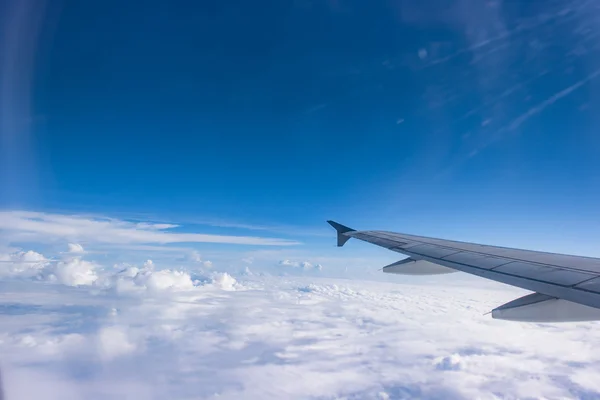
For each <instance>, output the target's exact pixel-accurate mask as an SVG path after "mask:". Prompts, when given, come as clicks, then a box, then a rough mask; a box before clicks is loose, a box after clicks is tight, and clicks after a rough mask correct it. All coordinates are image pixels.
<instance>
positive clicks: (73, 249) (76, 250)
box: [68, 243, 85, 254]
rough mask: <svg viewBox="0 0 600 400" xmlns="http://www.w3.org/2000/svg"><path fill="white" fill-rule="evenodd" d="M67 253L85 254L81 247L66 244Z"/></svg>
mask: <svg viewBox="0 0 600 400" xmlns="http://www.w3.org/2000/svg"><path fill="white" fill-rule="evenodd" d="M68 246H69V251H68V252H69V253H79V254H80V253H85V251H84V250H83V246H82V245H80V244H78V243H68Z"/></svg>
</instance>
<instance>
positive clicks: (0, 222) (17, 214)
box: [0, 211, 298, 246]
mask: <svg viewBox="0 0 600 400" xmlns="http://www.w3.org/2000/svg"><path fill="white" fill-rule="evenodd" d="M175 227H176V225H170V224H152V223H135V222H130V221H125V220H118V219H109V218H92V217H85V216H78V215H64V214H50V213H42V212H30V211H0V232H3V233H4V234H5V236H6V237H7V238H8V239H9V240H10V241H11V242H18V241H20V240H23V241H50V240H57V239H61V240H65V241H70V242H91V243H104V244H118V245H123V244H138V245H139V244H169V243H201V242H206V243H230V244H245V245H263V246H284V245H294V244H298V243H297V242H295V241H291V240H285V239H276V238H263V237H253V236H225V235H211V234H202V233H183V232H172V231H170V229H172V228H175Z"/></svg>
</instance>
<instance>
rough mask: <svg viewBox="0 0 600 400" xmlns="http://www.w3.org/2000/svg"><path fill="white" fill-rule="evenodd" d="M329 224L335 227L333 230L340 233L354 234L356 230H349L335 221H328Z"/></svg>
mask: <svg viewBox="0 0 600 400" xmlns="http://www.w3.org/2000/svg"><path fill="white" fill-rule="evenodd" d="M327 223H328V224H329V225H331V226H333V228H334V229H335V230H336V231H338V233H346V232H353V231H354V229H352V228H348V227H347V226H346V225H342V224H340V223H337V222H335V221H332V220H328V221H327Z"/></svg>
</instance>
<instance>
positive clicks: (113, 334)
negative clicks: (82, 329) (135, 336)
mask: <svg viewBox="0 0 600 400" xmlns="http://www.w3.org/2000/svg"><path fill="white" fill-rule="evenodd" d="M98 346H99V353H100V357H101V358H102V359H104V360H112V359H115V358H117V357H121V356H125V355H128V354H131V353H133V352H134V351H135V349H136V345H135V343H132V342H130V341H129V338H128V337H127V333H126V331H125V330H123V329H120V328H118V327H114V326H109V327H105V328H102V329H100V331H99V332H98Z"/></svg>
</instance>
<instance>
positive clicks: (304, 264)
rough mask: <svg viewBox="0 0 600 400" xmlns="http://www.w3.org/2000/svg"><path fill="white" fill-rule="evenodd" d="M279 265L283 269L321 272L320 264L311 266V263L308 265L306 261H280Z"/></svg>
mask: <svg viewBox="0 0 600 400" xmlns="http://www.w3.org/2000/svg"><path fill="white" fill-rule="evenodd" d="M279 265H281V266H284V267H292V268H300V269H303V270H305V271H310V270H317V271H321V270H323V266H322V265H321V264H314V265H313V264H312V263H310V262H308V261H291V260H281V261H279Z"/></svg>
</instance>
